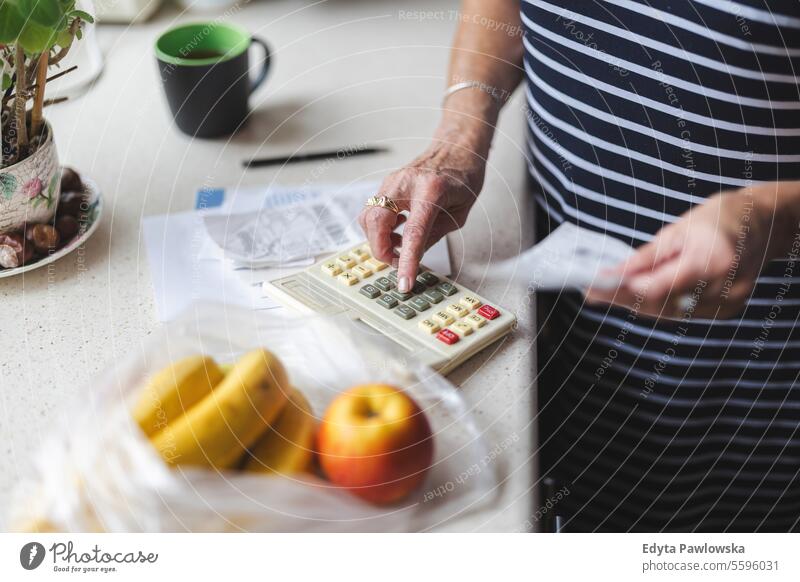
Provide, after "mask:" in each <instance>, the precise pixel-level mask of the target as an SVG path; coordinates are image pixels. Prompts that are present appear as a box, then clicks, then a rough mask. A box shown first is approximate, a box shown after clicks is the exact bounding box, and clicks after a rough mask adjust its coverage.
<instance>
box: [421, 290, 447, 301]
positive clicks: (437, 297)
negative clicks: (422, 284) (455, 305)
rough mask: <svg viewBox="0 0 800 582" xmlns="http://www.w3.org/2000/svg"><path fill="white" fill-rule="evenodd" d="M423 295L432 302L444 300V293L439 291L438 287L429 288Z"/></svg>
mask: <svg viewBox="0 0 800 582" xmlns="http://www.w3.org/2000/svg"><path fill="white" fill-rule="evenodd" d="M422 296H423V297H424V298H425V299H427V300H428V301H430V302H431V303H441V302H442V301H444V295H442V294H441V293H439V292H438V291H437V290H436V289H428V290H427V291H425V293H423V294H422Z"/></svg>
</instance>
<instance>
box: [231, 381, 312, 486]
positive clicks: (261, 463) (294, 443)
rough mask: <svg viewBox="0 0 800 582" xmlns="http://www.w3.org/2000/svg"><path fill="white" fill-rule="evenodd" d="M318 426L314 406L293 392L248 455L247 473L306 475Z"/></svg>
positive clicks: (295, 391) (246, 456) (298, 392)
mask: <svg viewBox="0 0 800 582" xmlns="http://www.w3.org/2000/svg"><path fill="white" fill-rule="evenodd" d="M315 425H316V423H315V420H314V413H313V411H312V410H311V405H310V404H309V403H308V400H306V397H305V396H303V394H302V392H300V391H299V390H297V389H296V388H293V389H292V391H291V392H290V393H289V401H288V402H287V403H286V406H285V407H284V409H283V412H281V414H280V416H279V417H278V418H277V420H276V421H275V423H274V424H273V425H272V426H271V427H270V428H268V429H267V430H266V432H265V433H264V434H263V435H261V438H259V439H258V441H257V442H256V444H255V445H253V446H252V447H250V451H249V452H248V453H247V454H246V455H245V465H244V469H245V470H246V471H255V472H259V473H273V474H276V475H291V474H292V473H300V472H302V471H305V470H306V469H307V468H308V467H309V465H310V463H311V458H312V457H313V455H314V453H313V450H312V447H313V445H314V431H315Z"/></svg>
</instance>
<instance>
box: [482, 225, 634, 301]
mask: <svg viewBox="0 0 800 582" xmlns="http://www.w3.org/2000/svg"><path fill="white" fill-rule="evenodd" d="M633 252H634V249H633V248H631V247H630V246H628V245H626V244H625V243H624V242H622V241H620V240H618V239H616V238H614V237H611V236H607V235H604V234H601V233H598V232H594V231H592V230H587V229H585V228H580V227H578V226H575V225H574V224H571V223H568V222H565V223H564V224H562V225H561V226H559V227H558V228H556V229H555V230H554V231H553V232H552V233H550V235H549V236H548V237H546V238H545V239H544V240H542V241H541V242H540V243H539V244H537V245H536V246H534V247H533V248H531V249H529V250H527V251H525V252H523V253H522V254H520V255H519V257H517V258H515V259H510V260H508V261H505V262H503V263H501V264H500V265H498V266H497V267H495V269H496V271H495V274H496V275H498V276H503V277H504V278H511V279H517V280H519V279H524V280H525V282H526V283H528V284H529V286H530V287H531V288H532V289H534V290H537V291H560V290H567V289H577V290H581V291H583V290H585V289H587V288H589V287H594V288H596V289H613V288H615V287H617V286H618V285H619V283H620V280H619V277H618V276H617V275H614V274H609V273H607V272H606V271H608V270H609V269H611V268H613V267H616V266H618V265H619V264H620V263H622V262H623V261H625V260H626V259H627V258H628V257H629V256H630V255H631V254H633Z"/></svg>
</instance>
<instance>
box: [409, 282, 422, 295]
mask: <svg viewBox="0 0 800 582" xmlns="http://www.w3.org/2000/svg"><path fill="white" fill-rule="evenodd" d="M424 291H425V284H424V283H420V282H419V281H417V282H416V283H414V286H413V287H412V288H411V292H412V293H413V294H414V295H420V294H421V293H423V292H424Z"/></svg>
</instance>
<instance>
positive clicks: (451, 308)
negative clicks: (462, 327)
mask: <svg viewBox="0 0 800 582" xmlns="http://www.w3.org/2000/svg"><path fill="white" fill-rule="evenodd" d="M447 312H448V313H449V314H451V315H454V316H455V317H464V316H465V315H467V314H468V313H469V310H468V309H467V308H466V307H462V306H461V305H459V304H458V303H453V304H451V305H448V306H447Z"/></svg>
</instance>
